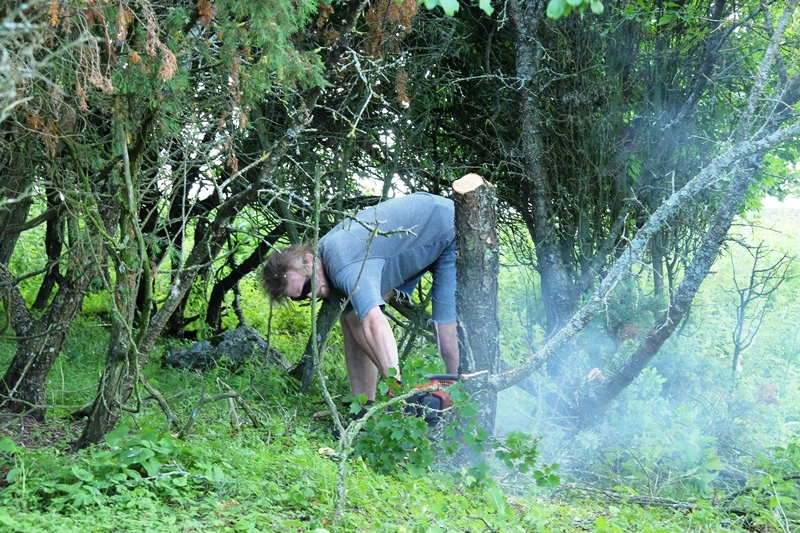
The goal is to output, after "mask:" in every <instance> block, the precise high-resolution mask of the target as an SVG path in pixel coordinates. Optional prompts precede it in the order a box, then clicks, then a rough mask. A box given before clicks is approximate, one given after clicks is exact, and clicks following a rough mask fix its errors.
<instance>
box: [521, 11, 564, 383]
mask: <svg viewBox="0 0 800 533" xmlns="http://www.w3.org/2000/svg"><path fill="white" fill-rule="evenodd" d="M508 10H509V13H510V15H511V20H512V22H513V24H514V29H515V43H514V44H515V52H516V71H517V76H518V78H519V79H520V80H522V82H523V83H522V87H521V89H520V95H519V121H520V142H521V145H522V150H523V155H522V158H523V161H524V163H525V169H524V173H525V180H526V183H527V184H528V186H529V195H530V198H529V202H530V205H531V209H530V215H529V216H528V218H527V219H526V224H527V226H528V230H529V232H530V234H531V236H532V237H533V243H534V247H535V250H536V263H537V267H536V268H537V271H538V273H539V276H540V280H541V290H542V299H543V302H544V309H545V318H546V334H547V336H548V337H549V336H552V335H553V334H555V333H556V332H557V331H559V330H560V329H561V328H562V327H563V326H564V324H565V323H566V322H567V320H568V319H569V317H570V316H572V314H573V313H574V312H575V305H576V300H575V298H576V295H575V290H574V286H573V284H572V282H571V281H570V276H569V273H568V272H567V268H566V266H565V265H564V262H563V260H562V256H561V251H560V245H559V243H558V241H557V235H558V231H557V229H556V228H555V227H554V226H553V217H552V216H551V213H550V209H549V206H550V204H551V201H552V198H551V197H550V193H549V187H548V183H547V182H548V177H547V176H546V170H545V167H544V164H543V162H542V157H543V154H544V141H543V139H542V135H541V133H540V132H541V130H542V124H541V117H542V116H543V113H542V112H541V110H540V109H539V106H538V98H537V96H538V94H539V79H540V75H539V73H540V72H541V71H542V68H543V67H542V55H543V52H544V48H543V46H542V44H541V42H540V41H539V39H540V36H541V35H540V34H541V26H542V24H543V23H544V20H543V17H544V16H545V3H544V2H542V1H531V2H527V3H524V4H520V3H519V1H518V0H511V1H510V2H509V3H508ZM565 358H566V356H565V355H561V354H559V355H556V356H554V357H552V358H551V359H550V360H549V361H548V363H547V368H548V373H549V374H550V375H551V376H552V377H554V378H556V379H558V378H560V377H561V376H562V375H563V374H564V362H565Z"/></svg>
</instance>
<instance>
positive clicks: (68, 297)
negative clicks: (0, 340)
mask: <svg viewBox="0 0 800 533" xmlns="http://www.w3.org/2000/svg"><path fill="white" fill-rule="evenodd" d="M81 248H82V247H81V246H76V247H75V248H74V249H73V252H72V266H71V267H70V270H69V271H68V272H67V275H66V276H65V277H64V280H63V281H62V283H61V285H60V286H59V289H58V292H56V295H55V297H54V298H53V301H52V302H51V304H50V305H49V306H48V308H47V311H45V313H44V314H43V315H42V316H41V318H39V319H34V318H33V315H32V314H31V313H30V311H29V310H28V308H27V306H26V303H25V300H24V299H23V298H22V295H21V294H20V293H19V289H18V287H16V285H15V281H14V277H13V275H12V274H11V272H9V271H8V270H7V269H6V268H5V266H3V265H2V264H0V281H1V282H2V285H6V290H5V291H0V295H2V296H0V297H2V298H3V302H4V304H5V305H6V309H8V310H9V313H10V319H11V323H12V325H13V327H14V331H15V333H16V336H17V339H18V344H17V349H16V352H15V353H14V358H13V359H12V360H11V364H10V365H9V366H8V368H7V369H6V373H5V375H4V376H3V378H2V379H0V408H3V409H6V410H8V411H11V412H15V413H25V412H27V413H29V414H30V415H31V416H33V417H34V418H35V419H37V420H40V421H41V420H44V417H45V407H46V405H47V401H46V395H45V379H46V378H47V374H48V373H49V372H50V369H51V368H52V367H53V363H54V362H55V360H56V358H57V357H58V355H59V354H60V353H61V347H62V345H63V344H64V339H65V337H66V335H67V332H68V331H69V328H70V326H71V325H72V322H73V321H74V320H75V316H76V314H77V313H78V310H79V309H80V307H81V304H82V303H83V296H84V294H86V290H87V289H88V287H89V282H90V281H91V279H92V276H93V273H94V272H95V269H94V268H92V264H93V258H94V257H95V254H93V253H82V252H81Z"/></svg>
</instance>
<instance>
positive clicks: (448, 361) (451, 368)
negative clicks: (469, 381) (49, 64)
mask: <svg viewBox="0 0 800 533" xmlns="http://www.w3.org/2000/svg"><path fill="white" fill-rule="evenodd" d="M433 325H434V328H435V329H436V344H437V348H438V349H439V355H441V356H442V360H443V361H444V367H445V369H446V371H447V373H448V374H458V363H459V359H460V354H459V351H458V332H457V329H456V322H447V323H444V324H440V323H438V322H434V323H433Z"/></svg>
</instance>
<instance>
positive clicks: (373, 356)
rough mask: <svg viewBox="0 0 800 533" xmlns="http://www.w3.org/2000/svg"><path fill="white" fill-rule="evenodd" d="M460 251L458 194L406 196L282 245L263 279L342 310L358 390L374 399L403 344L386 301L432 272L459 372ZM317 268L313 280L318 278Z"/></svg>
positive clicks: (444, 342) (445, 353) (437, 320)
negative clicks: (305, 240)
mask: <svg viewBox="0 0 800 533" xmlns="http://www.w3.org/2000/svg"><path fill="white" fill-rule="evenodd" d="M455 263H456V252H455V223H454V207H453V202H452V200H449V199H447V198H443V197H441V196H434V195H431V194H428V193H414V194H410V195H408V196H401V197H398V198H394V199H391V200H387V201H385V202H381V203H379V204H378V205H376V206H373V207H369V208H366V209H363V210H361V211H359V212H358V213H357V214H356V216H355V218H347V219H345V220H344V221H342V222H341V223H339V225H337V226H336V227H335V228H333V229H332V230H331V231H330V232H329V233H327V234H326V235H325V236H324V237H322V238H321V239H320V240H319V246H318V255H317V257H316V260H315V258H314V251H313V247H312V245H311V244H301V245H295V246H291V247H289V248H287V249H285V250H282V251H275V252H273V253H271V254H270V256H269V257H268V258H267V262H266V264H265V265H264V268H263V270H262V281H263V284H264V288H265V289H266V291H267V294H268V295H269V296H270V298H272V299H273V300H274V301H276V302H283V301H286V300H287V299H289V300H303V299H306V298H311V296H312V294H311V292H312V285H314V288H315V290H316V296H317V297H318V298H326V299H328V300H330V301H331V302H332V303H333V304H334V305H337V306H338V307H339V308H340V309H342V302H345V301H346V302H347V305H346V306H345V307H344V308H343V309H342V314H341V317H340V319H339V321H340V323H341V325H342V334H343V337H344V354H345V364H346V365H347V375H348V378H349V380H350V389H351V391H352V393H353V396H358V395H360V394H364V395H366V397H367V399H368V400H375V392H376V388H377V383H378V378H379V376H380V378H386V377H388V376H389V369H394V371H395V374H394V375H395V377H396V378H397V380H398V381H399V380H400V367H399V364H398V352H397V342H396V341H395V338H394V334H393V333H392V329H391V326H390V325H389V321H388V319H387V318H386V315H384V314H383V310H382V306H383V304H384V303H385V302H386V301H388V300H389V299H390V298H392V297H393V296H397V297H401V298H410V296H411V293H412V291H413V290H414V288H415V287H416V286H417V284H418V283H419V280H420V278H421V277H422V275H423V274H424V273H425V272H431V274H432V275H433V286H432V288H431V291H432V300H433V322H434V325H435V329H436V339H437V345H438V348H439V354H440V355H441V357H442V359H443V360H444V364H445V368H446V371H447V373H449V374H456V373H457V372H458V362H459V352H458V337H457V334H456V302H455V291H456V265H455ZM312 274H313V276H314V283H313V284H312Z"/></svg>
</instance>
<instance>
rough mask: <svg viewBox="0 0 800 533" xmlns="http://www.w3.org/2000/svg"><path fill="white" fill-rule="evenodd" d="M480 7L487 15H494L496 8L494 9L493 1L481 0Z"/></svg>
mask: <svg viewBox="0 0 800 533" xmlns="http://www.w3.org/2000/svg"><path fill="white" fill-rule="evenodd" d="M478 5H479V6H480V8H481V9H482V10H483V12H484V13H486V14H487V15H491V14H492V13H494V8H493V7H492V4H491V0H480V2H479V3H478Z"/></svg>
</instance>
